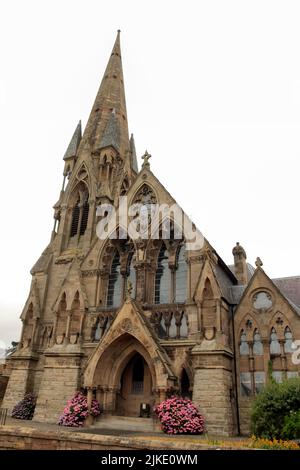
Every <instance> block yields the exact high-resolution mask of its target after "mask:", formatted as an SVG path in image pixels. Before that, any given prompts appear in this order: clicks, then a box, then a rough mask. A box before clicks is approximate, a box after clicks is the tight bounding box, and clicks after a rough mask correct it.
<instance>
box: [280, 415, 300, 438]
mask: <svg viewBox="0 0 300 470" xmlns="http://www.w3.org/2000/svg"><path fill="white" fill-rule="evenodd" d="M282 431H283V437H284V438H285V439H300V410H298V411H291V412H290V414H289V415H287V416H285V418H284V426H283V430H282Z"/></svg>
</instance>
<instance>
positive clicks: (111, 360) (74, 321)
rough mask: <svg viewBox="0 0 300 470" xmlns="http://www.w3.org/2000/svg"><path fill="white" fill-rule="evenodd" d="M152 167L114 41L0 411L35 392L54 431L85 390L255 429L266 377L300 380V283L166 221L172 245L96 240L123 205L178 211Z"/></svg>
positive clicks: (222, 431)
mask: <svg viewBox="0 0 300 470" xmlns="http://www.w3.org/2000/svg"><path fill="white" fill-rule="evenodd" d="M149 158H150V155H149V154H147V153H146V154H145V156H144V163H143V165H142V168H141V170H140V171H139V170H138V166H137V158H136V151H135V145H134V139H133V136H132V135H131V137H130V136H129V131H128V121H127V111H126V102H125V90H124V79H123V71H122V60H121V49H120V33H119V32H118V35H117V38H116V41H115V44H114V47H113V50H112V53H111V56H110V58H109V62H108V65H107V67H106V70H105V73H104V76H103V79H102V82H101V85H100V88H99V91H98V93H97V96H96V99H95V102H94V105H93V107H92V110H91V113H90V116H89V119H88V122H87V125H86V128H85V130H84V132H83V135H82V132H81V123H79V124H78V126H77V128H76V129H75V132H74V135H73V137H72V139H71V141H70V144H69V146H68V148H67V151H66V153H65V155H64V158H63V160H64V170H63V178H64V179H63V188H62V190H61V192H60V195H59V199H58V201H57V202H56V204H55V205H54V221H55V224H54V228H53V232H52V236H51V241H50V243H49V245H48V246H47V247H46V249H45V250H44V251H43V253H42V255H41V256H40V258H39V259H38V260H37V262H36V263H35V265H34V266H33V268H32V270H31V274H32V283H31V288H30V292H29V296H28V299H27V301H26V303H25V306H24V309H23V312H22V314H21V320H22V323H23V328H22V334H21V339H20V342H19V345H18V349H17V350H16V351H15V352H14V353H13V354H12V355H11V356H10V358H9V370H10V377H9V381H8V385H7V389H6V393H5V396H4V399H3V404H2V406H3V407H7V408H10V409H11V408H12V407H13V406H14V405H15V404H16V403H17V402H18V401H19V400H20V399H22V398H23V397H24V395H25V394H26V393H28V392H32V393H34V394H35V395H36V396H37V406H36V410H35V415H34V420H36V421H44V422H57V420H58V417H59V415H60V414H61V412H62V410H63V408H64V406H65V404H66V402H67V400H69V399H70V398H71V397H72V396H73V395H74V393H75V392H76V391H77V390H79V389H85V390H86V391H87V394H88V397H89V399H91V397H92V396H95V397H96V398H97V399H98V400H99V402H100V404H101V408H102V410H103V412H104V413H105V414H107V415H119V416H139V413H140V405H141V403H146V404H148V405H150V407H151V409H152V407H153V405H154V404H155V403H159V402H160V401H162V400H163V399H164V398H166V397H167V396H170V395H172V394H173V393H180V394H181V395H183V396H187V397H190V398H192V399H193V401H194V402H195V403H196V404H197V405H198V406H199V408H200V410H201V412H202V413H203V415H204V417H205V419H206V427H207V430H208V432H209V433H213V434H219V435H233V434H237V433H239V432H244V433H246V432H248V430H249V407H250V404H251V400H252V398H253V397H254V396H255V395H256V394H257V393H259V391H260V390H261V388H262V387H263V386H264V384H265V383H266V382H267V381H268V380H269V375H270V373H272V374H273V377H274V378H275V379H276V380H278V381H281V380H283V379H285V378H289V377H294V376H298V375H299V371H300V365H299V364H297V361H295V360H294V355H295V354H293V353H294V351H293V349H292V345H293V341H294V340H296V339H297V338H298V339H300V277H293V278H285V279H275V280H272V279H270V278H269V277H268V276H267V274H266V273H265V272H264V270H263V269H262V263H261V261H260V260H259V259H257V262H256V268H253V267H252V266H251V265H249V264H248V263H247V260H246V253H245V250H244V249H243V248H242V247H241V246H240V245H239V244H237V245H236V246H235V247H234V249H233V257H234V264H233V266H227V265H226V264H225V262H224V261H223V260H222V258H221V257H220V256H219V254H218V253H217V252H216V250H215V249H214V248H213V247H212V246H211V245H210V243H209V242H208V241H207V240H205V239H203V241H202V244H201V246H200V247H194V248H193V249H187V245H186V241H187V240H186V239H185V237H184V236H182V237H175V236H174V231H175V230H176V227H175V224H174V220H173V219H172V215H170V217H169V219H163V218H162V219H161V221H160V224H159V225H158V227H157V230H158V233H159V234H162V232H164V230H165V227H166V226H167V225H168V223H169V236H168V237H167V238H166V237H162V236H159V237H157V238H149V239H147V238H143V237H142V236H140V237H138V238H136V239H133V238H132V237H130V234H129V235H128V234H125V235H124V230H123V227H122V224H118V225H117V226H116V228H115V236H114V237H113V236H110V235H111V233H110V235H107V236H105V237H103V236H101V235H102V234H103V233H104V230H106V228H107V227H106V225H104V224H102V225H101V221H102V222H103V220H104V218H105V217H107V211H105V210H104V209H103V210H102V211H101V208H106V207H109V206H110V207H113V208H115V210H116V213H117V214H118V213H120V205H119V201H120V199H119V198H120V196H123V197H124V196H126V201H127V202H126V204H127V206H128V207H132V206H134V205H139V207H143V208H146V211H148V208H149V207H150V206H151V205H159V206H161V205H163V204H164V205H166V206H168V207H170V206H172V205H173V204H175V203H176V201H175V200H174V199H173V198H172V196H171V195H170V194H169V193H168V192H167V190H166V189H165V188H164V186H163V185H162V184H161V183H160V182H159V180H158V178H157V177H156V176H155V175H154V174H153V173H152V171H151V169H150V163H149ZM97 208H98V209H97ZM99 208H100V211H99ZM149 217H150V215H149ZM166 222H168V223H167V224H166ZM99 224H100V225H99ZM99 227H100V228H99ZM101 227H102V228H101ZM135 227H136V230H137V232H138V231H139V230H141V227H138V225H135ZM101 230H102V231H101ZM105 233H106V232H105ZM270 371H271V372H270ZM100 419H101V418H100Z"/></svg>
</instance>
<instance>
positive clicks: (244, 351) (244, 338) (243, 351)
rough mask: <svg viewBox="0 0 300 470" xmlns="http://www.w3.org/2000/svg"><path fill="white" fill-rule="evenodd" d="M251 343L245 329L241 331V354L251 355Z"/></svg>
mask: <svg viewBox="0 0 300 470" xmlns="http://www.w3.org/2000/svg"><path fill="white" fill-rule="evenodd" d="M249 353H250V350H249V344H248V341H247V335H246V333H245V331H244V330H242V331H241V336H240V355H241V356H249Z"/></svg>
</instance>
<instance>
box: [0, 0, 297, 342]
mask: <svg viewBox="0 0 300 470" xmlns="http://www.w3.org/2000/svg"><path fill="white" fill-rule="evenodd" d="M299 22H300V3H299V1H292V0H289V1H276V0H270V1H267V0H259V1H257V0H252V1H245V0H244V1H241V0H236V1H233V0H226V1H224V0H220V1H217V0H209V1H200V0H194V1H193V0H186V1H184V2H183V1H174V0H163V1H162V0H151V2H150V1H145V0H127V1H124V0H120V1H116V0H115V1H113V0H112V1H110V2H107V1H102V0H98V1H96V0H84V1H83V0H81V1H76V0H72V1H71V0H70V1H68V0H59V1H58V0H51V1H50V0H43V1H37V0H26V2H24V1H21V0H10V1H9V2H8V1H6V2H4V1H1V3H0V44H1V45H0V51H1V53H0V54H1V55H0V59H1V60H0V129H1V131H0V132H1V185H0V201H1V220H2V222H1V232H0V242H1V249H2V252H1V268H2V269H1V273H0V281H1V282H0V339H1V340H2V341H5V342H7V343H9V342H10V341H11V340H16V339H18V336H19V329H20V321H19V319H18V318H19V315H20V313H21V310H22V306H23V304H24V302H25V300H26V297H27V295H28V289H29V285H30V275H29V270H30V269H31V267H32V265H33V264H34V262H35V261H36V259H37V258H38V257H39V255H40V253H41V251H42V250H43V249H44V248H45V246H46V245H47V244H48V241H49V237H50V233H51V230H52V225H53V210H52V206H53V204H54V203H55V202H56V201H57V199H58V196H59V191H60V188H61V183H62V170H63V163H62V157H63V154H64V152H65V150H66V146H67V145H68V142H69V140H70V137H71V135H72V133H73V130H74V128H75V126H76V124H77V122H78V120H79V119H82V121H83V125H85V123H86V120H87V117H88V114H89V111H90V109H91V106H92V103H93V100H94V97H95V94H96V92H97V89H98V86H99V83H100V79H101V78H102V74H103V72H104V68H105V65H106V63H107V60H108V58H109V55H110V51H111V48H112V45H113V42H114V40H115V35H116V30H117V29H118V28H120V29H121V31H122V35H121V44H122V55H123V67H124V74H125V85H126V94H127V109H128V118H129V124H130V131H131V132H134V135H135V139H136V146H137V151H138V154H139V155H142V154H143V153H144V151H145V149H146V148H147V149H148V151H149V152H151V154H152V156H153V158H152V159H151V169H152V171H153V172H154V173H155V174H156V175H157V176H158V177H159V178H160V180H161V182H162V183H163V184H164V185H165V186H166V187H167V189H168V190H169V191H170V192H171V194H172V195H173V196H174V197H175V199H176V200H177V201H178V203H179V204H180V205H181V206H182V207H183V209H185V211H186V212H187V213H188V214H189V215H190V216H191V217H192V219H193V220H194V221H195V222H196V224H197V225H198V227H199V228H200V230H201V231H202V232H203V234H204V235H205V236H206V237H207V238H208V239H209V241H210V242H211V243H212V244H213V246H214V247H215V248H216V250H217V251H218V252H219V254H220V255H221V256H222V257H223V259H224V261H225V262H226V263H232V254H231V250H232V247H233V246H234V244H235V242H236V241H239V242H240V243H241V244H242V245H243V246H244V248H245V249H246V252H247V255H248V261H249V262H250V263H252V264H253V263H254V261H255V258H256V257H257V256H260V257H261V259H262V260H263V262H264V269H265V270H266V272H267V273H268V274H269V275H270V276H271V277H281V276H290V275H298V274H300V251H299V248H298V243H299V231H300V230H299V229H300V222H299V167H300V165H299V161H300V61H299V47H300V28H299Z"/></svg>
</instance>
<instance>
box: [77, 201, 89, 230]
mask: <svg viewBox="0 0 300 470" xmlns="http://www.w3.org/2000/svg"><path fill="white" fill-rule="evenodd" d="M89 207H90V206H89V201H88V198H87V199H86V200H85V201H84V203H83V207H82V217H81V224H80V231H79V233H80V235H84V233H85V231H86V227H87V222H88V218H89Z"/></svg>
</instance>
